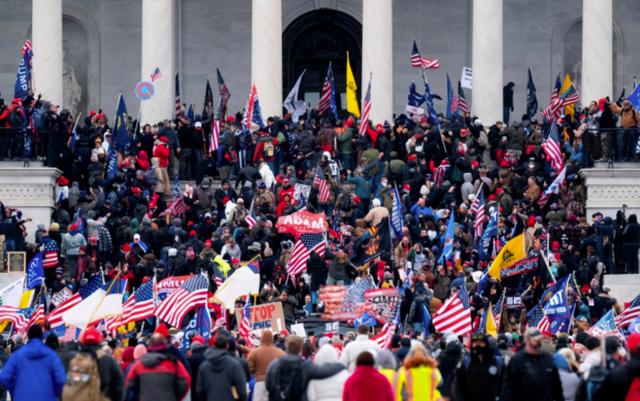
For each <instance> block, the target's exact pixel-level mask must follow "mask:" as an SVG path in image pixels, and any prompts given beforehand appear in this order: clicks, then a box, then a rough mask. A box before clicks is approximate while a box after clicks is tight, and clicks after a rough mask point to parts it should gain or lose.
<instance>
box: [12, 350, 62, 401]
mask: <svg viewBox="0 0 640 401" xmlns="http://www.w3.org/2000/svg"><path fill="white" fill-rule="evenodd" d="M65 381H66V374H65V371H64V366H62V362H61V360H60V358H59V357H58V355H57V354H56V353H55V352H54V351H53V350H51V348H49V347H47V346H46V345H44V343H43V342H42V340H39V339H32V340H29V342H28V343H27V344H26V345H24V346H23V347H21V348H20V349H19V350H18V351H16V352H14V353H13V355H11V357H10V358H9V360H8V361H7V363H6V365H4V367H3V368H2V372H1V373H0V384H1V385H2V387H3V388H5V389H7V390H8V391H9V392H10V393H11V398H12V399H14V400H38V401H49V400H50V401H56V400H57V399H58V398H60V396H61V395H62V388H63V386H64V383H65Z"/></svg>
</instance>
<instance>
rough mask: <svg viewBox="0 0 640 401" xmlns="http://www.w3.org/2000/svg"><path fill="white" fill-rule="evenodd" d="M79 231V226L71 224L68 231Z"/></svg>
mask: <svg viewBox="0 0 640 401" xmlns="http://www.w3.org/2000/svg"><path fill="white" fill-rule="evenodd" d="M77 230H78V225H77V224H70V225H69V227H67V231H77Z"/></svg>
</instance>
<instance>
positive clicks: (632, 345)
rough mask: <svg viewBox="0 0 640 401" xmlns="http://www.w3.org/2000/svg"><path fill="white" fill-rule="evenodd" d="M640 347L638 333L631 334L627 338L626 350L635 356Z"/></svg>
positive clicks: (639, 335) (639, 334)
mask: <svg viewBox="0 0 640 401" xmlns="http://www.w3.org/2000/svg"><path fill="white" fill-rule="evenodd" d="M639 346H640V333H633V334H631V335H630V336H629V337H627V348H628V349H629V352H631V353H632V354H635V353H636V352H638V347H639Z"/></svg>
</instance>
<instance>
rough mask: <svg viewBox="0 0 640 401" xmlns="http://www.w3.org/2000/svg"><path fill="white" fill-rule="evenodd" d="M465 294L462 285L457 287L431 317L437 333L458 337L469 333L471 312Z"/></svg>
mask: <svg viewBox="0 0 640 401" xmlns="http://www.w3.org/2000/svg"><path fill="white" fill-rule="evenodd" d="M466 292H467V291H466V289H465V287H464V285H463V286H461V287H459V290H458V291H457V292H456V293H455V294H452V295H451V296H450V297H449V299H447V300H446V301H445V302H444V304H442V305H441V306H440V307H439V308H438V310H437V311H436V313H435V314H434V315H433V320H432V323H433V326H434V327H435V328H436V330H438V332H440V333H454V334H457V335H459V336H464V335H466V334H469V333H471V310H470V308H469V298H468V295H467V294H466ZM465 298H466V302H465Z"/></svg>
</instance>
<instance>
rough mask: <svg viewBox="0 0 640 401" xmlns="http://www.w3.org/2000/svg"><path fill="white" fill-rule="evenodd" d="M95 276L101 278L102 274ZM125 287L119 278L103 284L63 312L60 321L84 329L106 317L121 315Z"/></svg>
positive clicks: (124, 282)
mask: <svg viewBox="0 0 640 401" xmlns="http://www.w3.org/2000/svg"><path fill="white" fill-rule="evenodd" d="M97 275H98V276H102V273H98V274H97ZM126 286H127V280H121V279H120V278H119V277H117V278H115V279H114V280H112V281H110V282H108V283H104V284H103V285H101V286H100V288H98V289H97V290H95V291H94V292H92V293H91V295H89V296H88V297H86V298H84V299H83V300H82V301H80V302H79V303H78V304H76V305H74V306H73V307H72V308H70V309H69V310H67V311H66V312H64V314H63V315H62V319H63V320H64V322H65V323H66V324H70V325H72V326H75V327H78V328H81V329H84V328H86V327H88V326H89V325H93V324H96V323H99V322H100V321H101V320H103V319H105V318H107V317H111V316H119V315H121V314H122V297H123V295H124V290H125V288H126Z"/></svg>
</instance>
